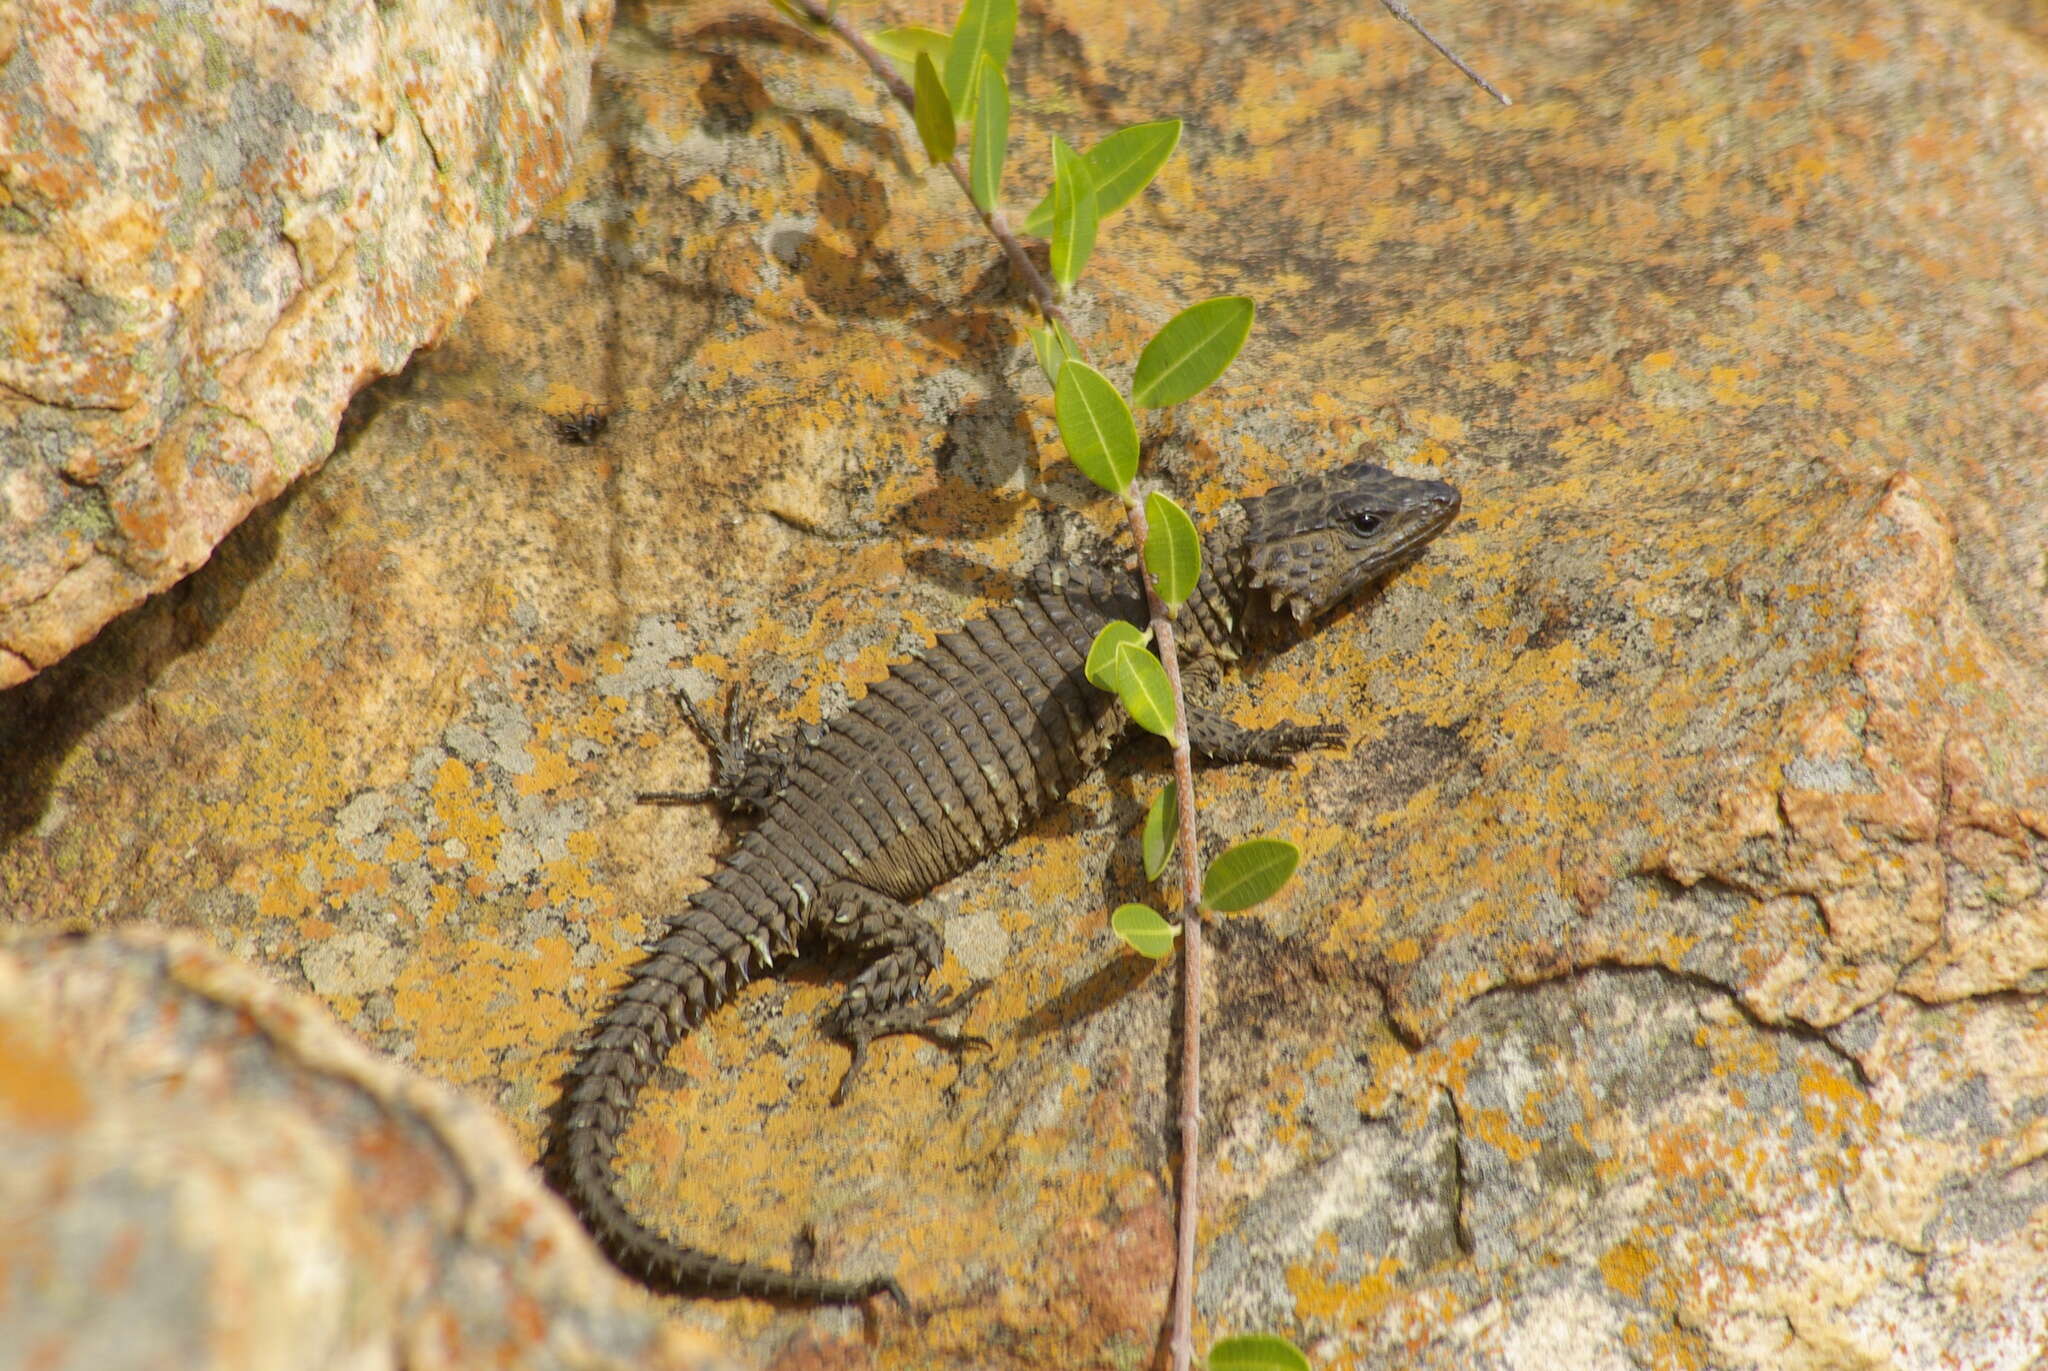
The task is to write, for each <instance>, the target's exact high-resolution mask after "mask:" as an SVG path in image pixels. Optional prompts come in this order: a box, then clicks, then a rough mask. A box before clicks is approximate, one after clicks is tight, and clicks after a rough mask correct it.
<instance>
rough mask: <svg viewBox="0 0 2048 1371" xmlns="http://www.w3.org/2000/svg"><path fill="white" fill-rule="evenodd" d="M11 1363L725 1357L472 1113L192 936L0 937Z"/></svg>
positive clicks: (711, 1370) (552, 1362)
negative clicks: (588, 1236) (656, 1302)
mask: <svg viewBox="0 0 2048 1371" xmlns="http://www.w3.org/2000/svg"><path fill="white" fill-rule="evenodd" d="M0 1148H4V1149H5V1151H6V1156H7V1165H6V1166H5V1167H4V1168H0V1232H4V1234H5V1235H6V1242H5V1251H6V1260H5V1261H4V1262H0V1328H4V1330H5V1334H6V1342H5V1346H6V1348H7V1356H6V1358H5V1360H6V1362H7V1364H8V1365H13V1366H24V1367H29V1366H32V1367H39V1368H45V1371H73V1368H75V1369H76V1371H123V1368H128V1367H137V1368H140V1367H181V1368H188V1369H196V1368H210V1371H236V1369H238V1368H248V1371H271V1368H276V1367H285V1366H288V1367H294V1368H299V1371H328V1369H329V1368H332V1371H369V1369H370V1368H378V1367H393V1368H396V1367H408V1368H427V1367H434V1368H447V1371H456V1368H463V1367H475V1368H478V1371H483V1369H484V1368H491V1367H503V1366H513V1365H516V1366H520V1367H531V1368H535V1369H536V1371H539V1369H540V1368H562V1369H563V1371H569V1369H570V1368H576V1369H577V1371H600V1369H601V1368H616V1371H625V1368H627V1367H633V1368H670V1369H671V1371H716V1369H717V1368H723V1367H729V1366H730V1365H731V1363H730V1362H727V1361H725V1360H723V1359H722V1358H720V1357H718V1356H717V1355H716V1353H715V1352H714V1351H713V1350H712V1348H711V1347H710V1346H709V1345H708V1344H707V1343H706V1342H705V1340H704V1339H702V1338H693V1337H691V1336H689V1335H688V1334H686V1333H684V1332H682V1331H681V1330H680V1329H677V1328H675V1327H673V1326H672V1325H670V1324H667V1323H666V1322H665V1321H663V1320H662V1319H661V1318H660V1317H659V1315H658V1311H657V1310H656V1309H655V1308H654V1307H652V1305H651V1304H650V1302H649V1301H648V1300H646V1299H645V1298H642V1297H639V1296H636V1295H634V1294H633V1293H631V1292H630V1291H628V1290H626V1289H625V1288H624V1287H623V1286H622V1285H621V1284H620V1282H619V1281H618V1280H617V1279H616V1278H615V1277H614V1276H613V1275H612V1273H611V1271H610V1269H609V1268H608V1267H606V1266H605V1263H604V1259H603V1258H602V1257H601V1256H599V1255H598V1254H597V1252H596V1251H595V1250H594V1249H593V1248H592V1247H591V1246H590V1244H589V1243H588V1242H587V1241H586V1240H585V1239H584V1238H583V1236H582V1235H581V1233H580V1231H579V1230H578V1228H577V1226H576V1223H575V1220H573V1219H572V1218H570V1216H569V1215H568V1214H567V1213H566V1212H565V1211H564V1210H563V1208H562V1206H561V1205H560V1203H559V1202H557V1201H556V1200H555V1199H554V1197H553V1196H552V1195H550V1194H549V1193H548V1192H547V1191H546V1190H545V1189H543V1188H542V1186H541V1184H540V1182H539V1181H538V1180H537V1179H536V1178H535V1176H534V1175H533V1173H532V1171H531V1170H530V1169H529V1168H528V1167H527V1166H526V1164H525V1158H524V1157H523V1156H522V1155H521V1154H520V1153H519V1151H518V1150H517V1149H516V1148H515V1146H514V1145H513V1143H512V1140H511V1138H510V1137H509V1136H508V1135H507V1134H506V1131H505V1127H504V1125H503V1124H502V1123H501V1122H500V1121H499V1120H498V1119H497V1118H496V1117H495V1116H494V1115H492V1113H491V1112H490V1111H489V1110H488V1109H485V1108H484V1107H482V1106H481V1105H478V1104H477V1103H475V1102H474V1101H471V1100H468V1099H465V1098H464V1097H463V1096H462V1095H460V1094H459V1093H458V1092H456V1091H453V1090H450V1089H449V1088H448V1087H446V1086H444V1085H440V1084H437V1083H434V1082H430V1081H425V1080H422V1079H421V1078H420V1077H419V1076H418V1075H417V1074H416V1073H413V1072H411V1071H408V1070H406V1069H405V1068H403V1067H401V1066H399V1065H397V1064H396V1063H394V1062H392V1061H391V1060H390V1059H388V1058H385V1057H382V1056H380V1055H378V1054H377V1053H373V1052H370V1051H368V1050H366V1049H365V1048H364V1047H363V1046H362V1044H361V1043H360V1042H358V1041H356V1039H355V1038H354V1037H353V1036H352V1035H350V1034H349V1033H347V1032H346V1031H344V1030H343V1029H342V1028H341V1027H340V1026H338V1025H337V1024H336V1023H335V1022H334V1020H333V1018H332V1017H331V1016H330V1015H328V1014H327V1012H326V1011H325V1010H324V1009H322V1008H321V1007H320V1006H319V1005H317V1004H315V1003H312V1002H310V1001H309V1000H308V999H307V998H306V997H305V996H303V995H301V994H297V993H293V992H289V991H284V990H280V989H279V988H278V987H277V986H276V985H275V984H273V983H272V982H271V981H270V980H269V979H268V978H266V977H264V976H262V975H260V974H258V973H257V972H255V971H254V970H252V969H251V968H249V967H248V966H247V965H245V964H242V963H239V962H236V961H234V960H233V959H232V958H228V957H225V956H223V955H222V954H221V953H219V952H217V951H215V950H213V949H212V948H211V947H208V946H207V945H206V944H205V942H204V941H203V940H202V939H198V938H194V937H193V936H191V935H190V934H176V935H172V936H169V937H166V936H163V935H161V934H156V933H151V932H146V931H141V932H136V931H131V932H126V933H122V934H118V935H111V936H103V937H94V938H84V939H74V938H63V937H59V938H52V939H23V940H21V941H18V942H15V943H12V944H10V945H8V946H4V947H0Z"/></svg>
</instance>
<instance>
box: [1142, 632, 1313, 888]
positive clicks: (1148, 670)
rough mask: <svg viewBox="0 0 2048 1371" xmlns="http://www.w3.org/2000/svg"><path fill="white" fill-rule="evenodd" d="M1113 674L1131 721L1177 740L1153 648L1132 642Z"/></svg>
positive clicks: (1169, 692) (1169, 688) (1169, 690)
mask: <svg viewBox="0 0 2048 1371" xmlns="http://www.w3.org/2000/svg"><path fill="white" fill-rule="evenodd" d="M1110 674H1111V675H1112V676H1114V677H1115V679H1116V694H1117V698H1118V699H1120V700H1122V701H1123V702H1124V708H1125V709H1127V710H1129V711H1130V712H1131V722H1133V723H1135V724H1136V725H1137V726H1138V727H1139V728H1142V729H1144V730H1145V731H1146V732H1147V733H1156V734H1158V735H1159V736H1160V737H1162V738H1171V737H1173V687H1172V686H1171V685H1169V684H1167V680H1166V668H1165V667H1164V666H1163V665H1161V664H1160V661H1159V659H1158V658H1157V657H1155V656H1153V655H1152V649H1151V648H1149V647H1132V646H1131V645H1130V644H1128V643H1126V644H1125V645H1123V646H1122V647H1119V648H1118V649H1117V650H1116V655H1115V656H1114V657H1113V658H1111V666H1110ZM1291 869H1292V868H1290V870H1291ZM1283 879H1284V878H1283ZM1261 898H1264V897H1263V896H1262V897H1261Z"/></svg>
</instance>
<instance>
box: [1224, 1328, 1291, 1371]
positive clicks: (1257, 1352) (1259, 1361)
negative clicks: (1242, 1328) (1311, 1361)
mask: <svg viewBox="0 0 2048 1371" xmlns="http://www.w3.org/2000/svg"><path fill="white" fill-rule="evenodd" d="M1209 1371H1309V1365H1308V1357H1307V1356H1306V1355H1305V1354H1304V1353H1303V1352H1302V1350H1301V1349H1300V1348H1299V1347H1296V1346H1295V1345H1294V1344H1293V1343H1291V1342H1289V1341H1287V1339H1285V1338H1283V1337H1279V1336H1277V1335H1275V1334H1272V1333H1242V1334H1239V1335H1238V1336H1237V1337H1234V1338H1221V1339H1219V1340H1218V1341H1217V1342H1216V1343H1215V1345H1214V1346H1212V1347H1211V1348H1210V1349H1209Z"/></svg>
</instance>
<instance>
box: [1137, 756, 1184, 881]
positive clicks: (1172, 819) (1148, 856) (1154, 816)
mask: <svg viewBox="0 0 2048 1371" xmlns="http://www.w3.org/2000/svg"><path fill="white" fill-rule="evenodd" d="M1179 836H1180V786H1179V784H1178V783H1177V782H1174V781H1171V780H1169V781H1167V783H1166V788H1165V789H1164V790H1162V791H1160V792H1159V793H1158V794H1157V795H1154V796H1153V797H1152V803H1151V805H1150V806H1148V807H1147V808H1146V810H1145V831H1144V833H1143V834H1142V835H1141V836H1140V838H1139V840H1138V846H1139V847H1140V849H1142V850H1143V852H1144V854H1145V879H1146V880H1148V881H1156V880H1158V879H1159V873H1160V872H1162V871H1164V870H1166V862H1167V859H1168V858H1169V857H1171V856H1173V840H1174V839H1175V838H1178V837H1179Z"/></svg>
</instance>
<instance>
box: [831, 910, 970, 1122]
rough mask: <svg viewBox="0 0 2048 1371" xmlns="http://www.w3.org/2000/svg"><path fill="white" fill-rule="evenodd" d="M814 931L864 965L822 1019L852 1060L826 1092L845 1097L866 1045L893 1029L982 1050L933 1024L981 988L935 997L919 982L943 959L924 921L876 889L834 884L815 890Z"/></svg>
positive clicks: (963, 1007)
mask: <svg viewBox="0 0 2048 1371" xmlns="http://www.w3.org/2000/svg"><path fill="white" fill-rule="evenodd" d="M818 898H819V903H820V905H821V906H822V907H823V908H822V930H821V931H822V933H823V936H824V939H825V941H826V943H827V945H828V946H829V947H830V948H831V949H832V950H833V951H835V952H838V953H841V954H843V955H851V956H854V957H859V958H862V959H864V960H865V961H866V963H867V964H866V965H865V966H863V967H862V968H861V969H860V972H859V973H858V974H857V975H855V976H854V978H853V981H852V983H851V984H850V985H848V986H847V987H846V994H845V996H844V997H843V998H842V999H841V1000H840V1001H839V1003H838V1004H836V1005H834V1006H833V1007H832V1011H831V1012H830V1013H829V1014H827V1015H826V1016H825V1022H824V1028H825V1031H826V1032H827V1033H830V1034H831V1035H832V1036H834V1037H836V1038H841V1039H844V1040H845V1041H846V1043H847V1044H848V1045H849V1046H850V1047H852V1049H853V1060H852V1061H851V1062H849V1063H848V1064H847V1067H846V1074H845V1075H844V1076H842V1077H840V1079H839V1088H838V1089H837V1090H835V1091H833V1092H832V1102H833V1103H834V1104H838V1103H840V1102H842V1101H843V1100H845V1098H846V1092H847V1089H848V1087H850V1086H851V1085H852V1084H853V1078H854V1076H855V1075H856V1074H858V1073H859V1071H860V1069H861V1066H862V1065H863V1064H864V1063H865V1061H866V1060H867V1049H868V1044H869V1043H870V1042H872V1041H873V1040H875V1039H876V1038H884V1037H888V1036H890V1035H891V1034H896V1033H915V1034H917V1035H919V1036H920V1037H923V1038H927V1039H929V1040H930V1041H932V1042H934V1043H937V1044H938V1045H939V1046H941V1047H944V1048H948V1049H950V1050H952V1051H956V1052H957V1051H959V1050H961V1049H963V1048H967V1047H986V1046H988V1044H987V1042H986V1041H984V1040H983V1039H981V1038H976V1037H973V1036H971V1035H968V1034H963V1033H954V1032H950V1031H948V1030H945V1029H942V1028H938V1027H936V1026H935V1025H936V1024H937V1023H938V1021H939V1020H941V1019H947V1018H951V1017H953V1016H955V1015H957V1014H960V1013H962V1012H963V1011H964V1010H966V1008H967V1007H968V1006H969V1005H971V1004H972V1003H974V1000H975V997H976V996H978V995H980V994H981V992H982V991H983V990H984V989H986V988H987V985H988V982H986V981H978V982H976V983H975V984H974V985H972V986H970V987H968V988H967V989H966V990H964V991H962V992H960V993H959V994H957V995H951V996H947V997H944V998H940V997H938V996H935V995H934V994H932V992H931V991H929V990H927V989H925V984H924V983H925V979H926V978H927V977H928V976H930V975H931V973H932V972H933V971H935V970H937V969H938V966H939V963H940V961H942V960H943V959H944V957H945V951H946V947H945V942H944V940H943V939H942V938H941V937H940V936H939V930H938V929H936V928H934V927H933V926H932V924H931V922H930V921H929V920H927V919H922V918H919V917H918V916H917V915H916V914H915V913H913V912H912V911H911V910H910V908H909V907H908V906H906V905H903V904H900V903H898V902H897V901H895V900H892V899H890V898H889V897H888V896H887V895H884V894H882V893H881V892H880V891H878V890H870V889H869V888H867V887H866V886H863V885H856V884H854V883H853V882H851V881H839V882H836V883H834V884H832V885H830V886H827V887H826V888H825V889H824V890H822V891H820V892H819V893H818Z"/></svg>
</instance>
